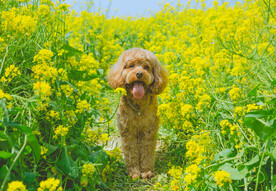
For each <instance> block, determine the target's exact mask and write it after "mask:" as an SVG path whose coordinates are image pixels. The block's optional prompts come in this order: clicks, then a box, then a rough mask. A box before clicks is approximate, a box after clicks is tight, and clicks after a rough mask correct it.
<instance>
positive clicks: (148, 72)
mask: <svg viewBox="0 0 276 191" xmlns="http://www.w3.org/2000/svg"><path fill="white" fill-rule="evenodd" d="M168 76H169V73H168V71H167V70H166V69H165V68H164V67H163V66H162V65H161V64H160V63H159V61H158V59H157V57H156V56H155V55H154V54H153V53H152V52H150V51H148V50H144V49H141V48H132V49H129V50H126V51H124V52H123V53H122V55H121V56H120V57H119V59H118V61H117V63H116V64H114V65H113V66H112V67H111V69H110V72H109V74H108V83H109V86H111V87H112V88H114V89H116V88H118V87H121V88H124V89H125V90H126V92H127V95H122V96H121V99H120V104H119V108H118V111H117V126H118V129H119V133H120V136H121V145H122V151H123V155H124V160H125V166H126V169H127V172H128V174H129V175H130V176H131V177H132V178H133V179H134V178H140V177H142V178H144V179H145V178H151V177H153V176H154V163H155V148H156V142H157V132H158V129H159V118H158V116H157V108H158V100H157V95H158V94H160V93H162V92H163V90H164V89H165V87H166V85H167V83H168Z"/></svg>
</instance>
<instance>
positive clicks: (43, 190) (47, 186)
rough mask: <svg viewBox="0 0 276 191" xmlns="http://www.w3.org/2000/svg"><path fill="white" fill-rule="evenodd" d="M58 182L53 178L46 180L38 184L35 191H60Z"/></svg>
mask: <svg viewBox="0 0 276 191" xmlns="http://www.w3.org/2000/svg"><path fill="white" fill-rule="evenodd" d="M59 184H60V180H59V179H55V178H48V179H47V180H45V181H41V182H40V183H39V188H38V189H37V191H48V190H49V191H62V190H63V189H62V187H61V186H59Z"/></svg>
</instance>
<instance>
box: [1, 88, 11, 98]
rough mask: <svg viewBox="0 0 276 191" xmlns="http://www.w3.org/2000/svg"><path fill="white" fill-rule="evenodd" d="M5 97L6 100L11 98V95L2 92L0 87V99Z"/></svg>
mask: <svg viewBox="0 0 276 191" xmlns="http://www.w3.org/2000/svg"><path fill="white" fill-rule="evenodd" d="M3 98H6V99H7V100H11V99H12V97H11V96H10V95H9V94H6V93H4V92H3V90H1V89H0V99H3Z"/></svg>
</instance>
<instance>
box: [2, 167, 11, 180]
mask: <svg viewBox="0 0 276 191" xmlns="http://www.w3.org/2000/svg"><path fill="white" fill-rule="evenodd" d="M8 171H9V168H8V166H7V165H5V164H4V165H3V166H2V167H1V168H0V180H2V181H3V180H4V179H5V177H6V175H7V173H8ZM9 179H10V178H9V177H8V180H9ZM2 181H0V182H2Z"/></svg>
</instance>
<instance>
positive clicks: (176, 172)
mask: <svg viewBox="0 0 276 191" xmlns="http://www.w3.org/2000/svg"><path fill="white" fill-rule="evenodd" d="M182 170H183V169H182V168H181V167H180V166H177V167H175V166H173V167H172V168H171V169H170V170H169V171H168V174H169V175H171V176H172V177H173V178H175V179H180V178H181V175H182Z"/></svg>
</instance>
